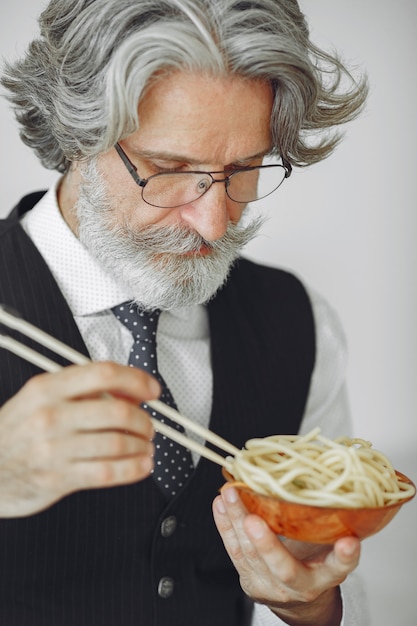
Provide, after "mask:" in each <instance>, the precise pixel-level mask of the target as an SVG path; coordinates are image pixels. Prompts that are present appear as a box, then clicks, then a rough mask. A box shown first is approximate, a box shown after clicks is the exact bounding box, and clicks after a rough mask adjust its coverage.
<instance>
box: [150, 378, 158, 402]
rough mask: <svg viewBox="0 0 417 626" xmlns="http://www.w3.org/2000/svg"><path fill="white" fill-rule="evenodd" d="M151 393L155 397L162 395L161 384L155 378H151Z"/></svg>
mask: <svg viewBox="0 0 417 626" xmlns="http://www.w3.org/2000/svg"><path fill="white" fill-rule="evenodd" d="M149 393H151V394H152V395H153V396H154V397H155V398H159V396H160V395H161V386H160V384H159V383H158V381H157V380H156V379H155V378H150V379H149Z"/></svg>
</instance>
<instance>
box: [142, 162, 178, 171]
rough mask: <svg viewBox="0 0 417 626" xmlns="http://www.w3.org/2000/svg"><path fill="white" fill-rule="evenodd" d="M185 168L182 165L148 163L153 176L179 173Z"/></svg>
mask: <svg viewBox="0 0 417 626" xmlns="http://www.w3.org/2000/svg"><path fill="white" fill-rule="evenodd" d="M184 167H185V166H184V165H183V164H182V163H157V162H156V163H155V162H154V163H150V168H151V169H152V170H153V171H154V172H155V174H163V173H164V172H180V171H181V170H182V169H183V168H184Z"/></svg>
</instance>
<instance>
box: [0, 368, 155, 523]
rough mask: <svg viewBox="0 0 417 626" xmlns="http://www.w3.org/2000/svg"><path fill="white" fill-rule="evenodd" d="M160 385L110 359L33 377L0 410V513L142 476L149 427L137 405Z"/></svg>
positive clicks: (22, 511)
mask: <svg viewBox="0 0 417 626" xmlns="http://www.w3.org/2000/svg"><path fill="white" fill-rule="evenodd" d="M159 392H160V389H159V385H158V383H157V382H156V381H155V380H154V379H153V378H151V377H150V376H149V375H148V374H146V373H145V372H142V371H141V370H139V369H136V368H132V367H127V366H122V365H117V364H116V363H110V362H105V363H103V362H102V363H97V362H96V363H91V364H88V365H82V366H71V367H67V368H64V369H63V370H61V371H59V372H58V373H54V374H41V375H39V376H36V377H34V378H32V379H31V380H30V381H29V382H28V383H26V385H25V386H24V387H23V388H22V389H21V390H20V391H19V393H17V394H16V395H15V396H14V397H13V398H11V399H10V400H9V401H8V402H7V403H6V404H5V405H4V406H3V407H2V408H1V409H0V517H19V516H25V515H31V514H32V513H36V512H38V511H41V510H42V509H45V508H46V507H48V506H50V505H51V504H53V503H54V502H56V501H57V500H59V499H61V498H62V497H63V496H66V495H68V494H70V493H72V492H74V491H78V490H81V489H88V488H98V487H110V486H114V485H121V484H127V483H132V482H135V481H138V480H141V479H143V478H146V477H147V476H148V475H149V473H150V472H151V470H152V467H153V458H152V457H153V451H154V449H153V444H152V441H151V439H152V437H153V434H154V431H153V427H152V423H151V421H150V418H149V416H148V414H147V413H146V412H145V411H144V410H142V409H141V408H139V407H138V405H139V404H141V403H142V402H145V401H147V400H151V399H154V398H156V397H157V396H158V394H159Z"/></svg>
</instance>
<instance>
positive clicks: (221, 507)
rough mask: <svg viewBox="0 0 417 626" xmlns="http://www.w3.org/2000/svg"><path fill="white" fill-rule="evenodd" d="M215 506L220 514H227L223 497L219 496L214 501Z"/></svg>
mask: <svg viewBox="0 0 417 626" xmlns="http://www.w3.org/2000/svg"><path fill="white" fill-rule="evenodd" d="M214 506H215V507H216V510H217V512H218V513H220V515H225V514H226V509H225V508H224V504H223V500H222V499H221V498H217V500H216V501H215V503H214Z"/></svg>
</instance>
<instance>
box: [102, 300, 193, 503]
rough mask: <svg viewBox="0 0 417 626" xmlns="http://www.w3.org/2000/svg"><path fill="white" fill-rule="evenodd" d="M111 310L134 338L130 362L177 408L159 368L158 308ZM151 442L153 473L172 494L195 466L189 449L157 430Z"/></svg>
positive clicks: (126, 306)
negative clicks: (152, 379)
mask: <svg viewBox="0 0 417 626" xmlns="http://www.w3.org/2000/svg"><path fill="white" fill-rule="evenodd" d="M112 311H113V313H114V315H115V316H116V318H117V319H118V320H119V321H120V322H121V323H122V324H124V326H126V328H128V329H129V331H130V332H131V333H132V335H133V338H134V344H133V347H132V349H131V351H130V356H129V365H130V366H132V367H139V368H140V369H143V370H145V371H146V372H149V373H150V374H152V375H153V376H154V377H155V378H156V379H157V380H158V381H159V383H160V385H161V388H162V393H161V396H160V400H161V401H162V402H164V403H165V404H167V405H168V406H171V407H173V408H175V409H176V408H177V407H176V405H175V401H174V398H173V397H172V394H171V392H170V390H169V389H168V387H167V384H166V383H165V381H164V379H163V378H162V376H161V374H160V373H159V371H158V364H157V358H156V328H157V325H158V320H159V315H160V313H161V312H160V311H152V312H149V311H142V310H141V309H139V308H138V307H137V306H136V305H132V304H131V303H125V304H121V305H120V306H116V307H114V308H113V309H112ZM143 407H144V408H145V409H146V410H147V411H148V413H150V415H151V416H152V417H154V418H156V419H158V420H160V421H161V422H164V423H165V424H167V425H168V426H171V427H172V428H175V429H176V430H179V431H180V432H184V429H183V427H182V426H180V425H179V424H175V422H173V421H172V420H170V419H169V418H168V417H165V416H164V415H161V414H160V413H159V412H158V411H154V410H153V409H151V408H150V407H148V405H147V404H143ZM154 444H155V457H154V462H155V467H154V471H153V474H152V476H153V478H154V480H155V482H156V484H157V485H158V486H159V487H160V489H161V491H162V492H163V493H164V494H165V495H166V496H167V497H168V498H171V497H173V496H175V495H176V494H177V493H178V490H179V489H181V487H182V486H183V485H184V484H185V483H186V482H187V480H188V478H189V477H190V476H191V473H192V471H193V469H194V466H193V460H192V457H191V452H190V451H189V450H188V449H187V448H184V447H183V446H181V445H180V444H178V443H176V442H175V441H172V440H171V439H169V438H168V437H166V436H165V435H162V434H161V433H159V432H158V431H157V432H156V434H155V438H154Z"/></svg>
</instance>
